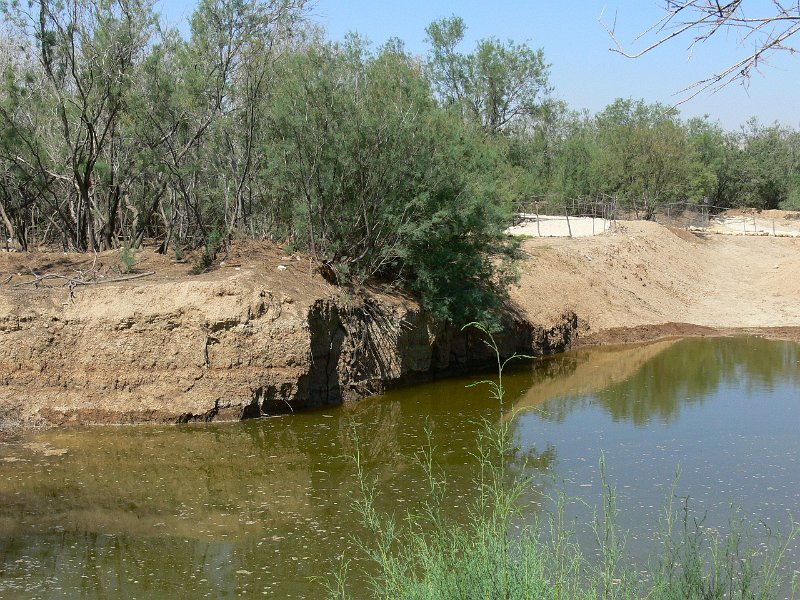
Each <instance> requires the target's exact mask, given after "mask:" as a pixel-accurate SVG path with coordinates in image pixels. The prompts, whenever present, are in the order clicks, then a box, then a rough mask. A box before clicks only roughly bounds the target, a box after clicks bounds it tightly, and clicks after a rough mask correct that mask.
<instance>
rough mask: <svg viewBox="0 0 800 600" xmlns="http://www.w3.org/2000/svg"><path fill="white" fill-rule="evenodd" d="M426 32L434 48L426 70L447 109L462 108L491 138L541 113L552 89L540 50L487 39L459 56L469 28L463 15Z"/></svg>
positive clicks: (527, 121) (429, 28)
mask: <svg viewBox="0 0 800 600" xmlns="http://www.w3.org/2000/svg"><path fill="white" fill-rule="evenodd" d="M425 31H426V32H427V34H428V43H429V44H430V45H431V50H430V54H429V60H428V71H429V73H430V77H431V80H432V82H433V84H434V86H435V89H436V91H437V93H438V94H439V96H440V98H441V99H442V102H443V103H444V105H445V106H452V107H456V108H458V109H459V111H460V113H461V114H462V115H463V116H464V117H465V118H467V119H470V120H472V121H474V122H475V123H477V124H479V125H480V126H481V127H482V128H483V130H484V131H485V132H486V133H488V134H491V135H496V134H499V133H501V132H503V131H508V130H509V129H512V128H513V127H515V126H518V125H523V126H524V125H525V124H526V123H529V122H530V120H531V118H532V117H536V116H537V115H538V113H539V111H540V109H541V106H542V104H543V101H544V99H545V97H546V95H547V94H548V93H549V91H550V89H549V85H548V78H549V72H548V68H549V66H548V65H547V64H546V63H545V62H544V53H543V52H542V50H541V49H540V50H533V49H532V48H530V47H529V46H527V45H526V44H517V43H514V42H511V41H509V42H507V43H505V44H504V43H502V42H500V40H498V39H497V38H489V39H485V40H480V41H479V42H478V43H477V45H476V48H475V50H474V51H473V52H472V53H470V54H461V53H460V52H458V51H457V49H456V47H457V46H458V45H459V43H460V42H461V41H462V40H463V38H464V33H465V32H466V24H465V23H464V21H463V19H461V18H460V17H451V18H447V19H440V20H438V21H434V22H433V23H431V24H430V25H429V26H428V28H427V29H426V30H425Z"/></svg>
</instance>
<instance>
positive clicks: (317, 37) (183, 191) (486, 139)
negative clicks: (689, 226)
mask: <svg viewBox="0 0 800 600" xmlns="http://www.w3.org/2000/svg"><path fill="white" fill-rule="evenodd" d="M0 10H2V14H3V17H4V19H5V21H6V23H5V30H4V37H3V39H2V40H0V45H2V48H0V50H1V51H0V61H2V63H1V64H0V71H1V72H2V78H1V79H0V125H2V127H0V209H2V210H0V217H1V218H0V222H2V229H3V231H5V232H6V234H7V235H8V236H9V237H14V238H15V239H16V240H17V241H18V243H19V244H20V245H21V247H22V248H27V236H28V235H33V236H36V239H37V242H38V243H42V242H44V243H47V242H51V243H56V244H58V245H60V246H62V247H63V248H64V249H76V250H81V251H85V250H101V249H111V248H116V247H119V244H120V241H121V240H128V243H129V244H130V246H131V248H138V247H139V246H140V245H141V244H142V242H143V240H144V239H145V238H151V239H154V240H156V241H157V242H158V243H159V244H160V246H159V248H160V251H161V252H163V253H166V252H167V251H168V250H169V247H170V245H171V244H175V245H176V246H180V247H181V248H186V249H187V250H193V251H197V250H199V249H202V252H203V254H202V257H201V259H200V261H199V263H198V265H196V267H195V270H198V271H203V270H206V269H208V268H210V267H211V266H212V264H213V262H214V259H215V254H216V251H217V248H216V246H217V245H218V243H215V242H214V240H213V239H212V238H213V236H214V235H215V232H217V233H218V234H219V235H220V236H221V238H222V239H233V238H234V237H236V236H242V237H244V236H246V237H250V238H255V239H271V240H275V241H279V242H281V243H285V244H286V245H287V246H289V247H291V248H294V249H297V250H299V251H306V252H308V253H309V254H310V255H311V256H312V257H313V259H315V260H316V261H317V263H318V264H319V265H324V266H325V267H326V268H327V267H330V268H331V269H333V271H335V273H336V274H337V276H338V278H339V280H340V281H342V282H345V281H346V282H348V283H355V284H361V283H364V282H367V281H370V280H371V281H378V282H381V283H385V284H389V285H392V286H394V287H402V288H404V289H405V290H407V291H411V292H413V293H415V294H416V295H418V296H419V297H420V298H421V300H422V302H423V303H424V304H425V306H426V307H427V308H428V309H429V310H430V311H431V313H432V314H433V315H434V316H435V317H437V318H439V319H441V320H448V319H449V320H451V321H453V322H463V321H466V320H471V319H476V318H480V319H490V318H493V319H496V315H497V312H498V307H499V306H500V305H502V303H503V300H504V298H503V296H504V294H505V291H506V287H507V284H508V283H509V282H511V281H513V280H514V269H513V261H514V258H515V256H516V255H517V251H518V241H519V240H512V239H509V238H507V237H506V236H505V235H504V234H503V231H504V230H505V228H506V226H507V225H508V224H509V221H510V215H511V213H512V212H513V211H514V210H515V208H516V206H517V205H518V204H519V203H520V202H528V201H531V200H533V199H537V200H540V199H547V200H548V202H547V203H543V206H544V205H545V204H548V203H549V204H550V206H551V207H552V210H558V211H559V212H561V211H563V210H564V206H565V202H568V201H570V200H572V199H574V198H575V197H577V196H589V197H594V198H601V197H604V196H613V197H615V198H616V199H617V200H618V201H619V202H620V203H621V204H623V205H627V206H630V207H631V208H634V209H635V210H636V211H637V212H638V213H639V214H640V215H641V216H644V217H649V216H651V215H652V214H653V212H654V211H655V210H656V209H657V208H658V205H659V204H661V203H663V202H671V201H676V200H677V201H685V200H688V201H691V202H700V201H701V200H704V199H706V198H707V199H709V201H710V203H712V204H715V205H731V206H753V207H757V208H773V207H779V206H780V207H785V208H791V207H799V206H800V134H798V133H797V132H795V131H793V130H790V129H786V128H781V127H778V126H770V127H765V126H762V125H760V124H758V123H757V122H751V123H749V124H748V125H747V127H746V128H745V129H743V130H742V131H741V132H739V133H736V134H731V133H726V132H723V131H722V130H721V129H720V128H719V127H718V126H716V125H714V124H713V123H709V122H708V121H707V120H705V119H694V120H691V121H689V122H688V123H684V122H682V121H681V120H680V119H679V118H678V116H677V114H676V113H675V112H674V111H672V110H669V109H668V108H667V107H665V106H662V105H659V104H646V103H645V102H643V101H637V100H617V101H615V102H614V103H612V104H611V105H610V106H609V107H607V108H606V109H605V110H603V111H601V112H600V113H599V114H598V115H596V116H592V115H589V114H574V113H571V112H570V111H569V110H568V109H567V107H566V106H564V104H563V103H561V102H558V101H556V100H554V99H553V98H552V97H551V94H550V92H551V90H550V86H549V67H548V65H547V64H546V62H545V58H544V55H543V52H542V51H541V50H535V49H533V48H531V47H529V46H528V45H526V44H519V43H515V42H513V41H507V42H501V41H499V40H497V39H496V38H488V39H484V40H481V41H478V42H477V43H476V44H475V46H474V47H473V48H472V49H471V50H469V51H463V50H461V49H460V46H461V44H462V42H463V40H464V36H465V31H466V24H465V23H464V21H463V20H462V19H460V18H458V17H450V18H446V19H440V20H437V21H434V22H433V23H431V25H430V26H429V27H428V28H427V30H426V32H427V36H428V42H429V44H430V51H429V54H428V56H427V57H426V59H425V60H420V59H419V58H417V57H413V56H411V55H409V54H408V53H407V52H406V51H405V50H404V48H403V46H402V43H401V42H400V41H398V40H392V41H390V42H389V43H387V44H386V45H385V46H384V47H382V48H380V49H378V50H373V49H372V48H370V47H369V45H368V44H366V43H365V42H364V41H363V40H361V39H360V38H358V37H357V36H353V37H351V38H350V39H349V40H347V41H346V42H344V43H341V44H332V43H326V42H325V41H324V40H323V39H322V34H321V33H320V31H319V30H318V29H315V28H314V26H313V25H312V24H309V23H308V22H306V21H305V14H304V10H305V1H304V0H252V1H244V0H202V1H201V2H199V3H198V6H197V8H196V10H195V11H194V13H193V15H192V18H191V29H190V31H189V33H188V35H187V37H186V38H184V37H183V36H182V35H181V34H180V33H179V32H177V31H175V30H163V29H161V28H160V27H159V26H158V16H157V14H156V13H155V12H154V3H153V2H152V0H68V1H66V2H62V1H60V0H42V1H41V2H7V3H4V4H3V5H2V9H0ZM42 238H46V239H42Z"/></svg>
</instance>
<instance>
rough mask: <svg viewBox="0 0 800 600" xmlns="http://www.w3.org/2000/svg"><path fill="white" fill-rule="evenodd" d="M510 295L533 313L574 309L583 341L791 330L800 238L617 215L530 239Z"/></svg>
mask: <svg viewBox="0 0 800 600" xmlns="http://www.w3.org/2000/svg"><path fill="white" fill-rule="evenodd" d="M524 249H525V251H526V252H527V254H528V257H529V258H528V260H527V261H526V262H525V263H524V265H523V267H522V278H521V281H520V286H519V287H518V288H516V289H515V290H513V292H512V296H513V298H514V299H515V301H516V302H517V303H519V304H520V306H521V307H522V308H523V310H524V311H525V312H526V313H527V314H528V315H529V317H530V318H532V319H534V320H535V319H544V320H547V319H550V318H553V316H554V315H555V314H557V313H559V312H561V311H563V310H564V308H565V307H567V308H570V309H572V310H574V311H575V312H576V313H577V315H578V317H579V318H580V319H583V320H584V322H585V331H584V335H583V339H584V341H587V339H588V340H595V341H601V342H605V341H614V342H618V341H622V342H628V341H638V340H643V339H651V338H653V337H657V336H658V335H660V334H664V333H667V334H673V335H681V334H683V333H688V334H692V335H703V334H707V333H711V332H715V331H722V332H729V331H747V332H751V333H752V332H758V333H764V334H767V335H773V336H777V337H791V338H794V339H797V338H798V337H800V335H798V331H800V278H798V277H797V276H796V274H797V273H798V271H799V270H800V239H796V238H788V237H772V236H769V237H754V236H748V237H744V236H723V235H710V234H700V233H690V232H687V231H684V230H675V229H668V228H666V227H663V226H661V225H658V224H656V223H650V222H642V221H637V222H618V227H617V229H616V230H615V231H614V232H612V233H608V234H604V235H600V236H594V237H585V238H572V239H570V238H549V239H530V240H526V241H525V243H524Z"/></svg>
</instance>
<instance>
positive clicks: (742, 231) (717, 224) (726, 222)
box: [708, 215, 800, 237]
mask: <svg viewBox="0 0 800 600" xmlns="http://www.w3.org/2000/svg"><path fill="white" fill-rule="evenodd" d="M708 230H709V231H711V232H714V233H723V234H732V235H775V236H778V237H781V236H783V237H800V221H798V220H796V219H792V220H789V219H770V218H769V217H762V216H759V215H736V216H720V217H716V218H713V219H711V222H710V223H709V226H708Z"/></svg>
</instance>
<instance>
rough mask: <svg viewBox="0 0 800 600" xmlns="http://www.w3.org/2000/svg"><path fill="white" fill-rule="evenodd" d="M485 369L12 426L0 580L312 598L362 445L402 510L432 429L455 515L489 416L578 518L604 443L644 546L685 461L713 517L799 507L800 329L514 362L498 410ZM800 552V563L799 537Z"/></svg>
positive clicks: (348, 514) (130, 594)
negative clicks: (157, 415)
mask: <svg viewBox="0 0 800 600" xmlns="http://www.w3.org/2000/svg"><path fill="white" fill-rule="evenodd" d="M476 379H478V377H471V378H462V379H449V380H445V381H439V382H435V383H431V384H426V385H422V386H417V387H413V388H407V389H402V390H396V391H393V392H391V393H388V394H385V395H383V396H380V397H376V398H372V399H369V400H365V401H363V402H360V403H357V404H355V405H351V406H345V407H340V408H336V409H328V410H324V411H319V412H312V413H304V414H295V415H289V416H283V417H274V418H269V419H264V420H258V421H250V422H243V423H236V424H224V425H206V426H175V427H149V426H147V427H145V426H140V427H104V428H92V429H80V430H63V431H55V430H52V431H44V432H30V433H24V434H18V435H6V436H5V438H0V598H2V599H6V598H8V599H11V598H14V599H18V598H31V599H32V598H48V599H54V598H98V599H100V598H103V599H104V598H228V597H231V598H233V597H244V598H264V597H278V598H290V597H294V598H300V597H313V596H316V597H319V596H320V589H321V588H320V584H319V582H318V581H315V580H314V579H313V578H315V577H320V576H324V575H325V574H326V573H327V572H329V571H330V570H331V568H332V565H333V563H334V562H335V560H336V559H337V557H338V556H340V555H341V553H342V552H346V553H348V554H350V555H352V556H354V557H358V556H359V551H358V549H357V548H356V547H355V542H354V540H353V536H354V535H358V534H359V533H363V532H362V530H361V528H360V526H359V524H358V520H357V518H356V517H355V515H354V511H353V508H352V499H353V497H354V496H355V495H356V493H357V484H356V480H355V477H354V467H353V463H352V460H351V457H352V456H353V454H354V452H355V448H356V444H357V445H358V447H359V448H360V449H361V452H362V454H363V456H364V459H365V462H366V465H367V468H368V470H369V473H370V474H371V475H374V476H376V477H377V480H378V483H379V488H380V492H381V496H380V499H379V505H380V508H382V509H384V510H386V511H394V512H395V513H397V514H400V513H402V512H403V511H404V510H405V509H406V508H411V507H413V506H415V505H417V504H418V503H419V502H420V500H421V499H422V498H423V496H424V490H425V475H424V471H423V469H422V468H421V466H420V464H419V455H420V451H421V450H422V449H423V448H424V447H425V445H426V443H427V434H426V430H427V431H429V432H430V437H431V443H432V445H433V447H434V450H435V457H436V461H437V465H438V466H439V467H440V468H441V469H442V472H443V473H444V474H445V475H446V477H447V489H448V495H447V507H448V511H449V513H450V514H451V515H452V516H454V517H455V518H458V516H459V515H460V514H463V513H464V511H465V510H466V508H467V507H468V506H469V504H470V502H471V501H472V499H473V493H474V484H473V477H474V475H475V472H476V468H475V467H476V460H475V458H474V453H475V451H476V444H477V438H478V437H479V434H480V431H481V425H480V424H479V422H480V420H481V419H482V418H484V417H485V418H488V419H489V420H490V421H491V422H493V423H497V422H498V421H499V420H500V419H512V430H513V434H514V437H515V441H516V443H517V444H518V445H519V447H520V452H519V453H518V455H517V460H518V461H522V460H523V458H524V459H525V460H526V461H527V462H526V463H525V464H526V465H527V467H526V468H528V469H529V470H530V473H531V475H532V476H533V488H532V491H531V493H530V494H528V495H526V497H525V503H526V511H528V513H529V514H530V515H535V514H536V513H537V512H539V511H542V510H547V500H546V497H547V496H548V495H549V494H552V492H553V490H554V489H555V488H560V489H562V490H563V491H564V492H565V493H566V494H567V495H568V496H570V497H576V498H581V499H583V500H584V501H585V502H586V503H587V505H588V507H587V506H584V505H583V504H582V503H580V502H572V503H570V505H569V510H570V514H571V516H573V517H574V518H576V519H577V521H578V522H579V523H586V522H587V521H588V520H589V519H590V515H591V508H589V507H591V506H594V505H597V504H599V502H600V499H601V493H602V490H601V482H600V476H599V472H598V460H599V458H600V455H601V453H602V454H603V455H604V456H605V463H606V471H607V475H608V479H609V482H610V483H611V484H613V485H614V486H615V487H616V488H617V490H618V495H619V505H620V507H621V509H622V510H621V512H620V517H619V524H620V526H621V527H622V528H623V529H626V530H628V531H629V535H628V547H629V548H631V550H632V552H633V553H634V554H637V553H639V554H644V553H646V552H647V551H649V549H651V548H652V544H653V541H652V539H653V532H654V530H655V529H656V528H657V525H658V519H659V516H660V514H661V510H662V507H663V505H664V499H665V496H666V495H667V493H668V492H669V490H670V486H671V485H672V484H673V481H674V478H675V473H676V469H677V468H678V467H680V470H681V476H680V479H679V480H678V482H677V486H676V492H677V493H678V494H679V495H680V496H688V497H690V502H691V504H692V506H693V507H694V508H695V509H696V511H699V514H700V515H701V516H702V515H703V514H705V515H706V522H705V523H704V525H706V526H709V527H724V526H725V524H726V523H727V521H728V518H729V517H730V516H731V510H732V509H731V505H733V506H735V507H737V508H738V510H739V511H740V514H741V515H742V516H743V517H744V518H745V519H746V520H748V521H753V522H755V521H756V520H759V519H760V520H763V521H764V522H765V523H767V524H768V525H769V526H771V527H774V528H779V527H784V528H785V527H786V526H788V523H789V514H790V513H793V514H794V515H795V517H797V516H798V515H800V458H799V457H800V429H799V427H798V426H800V346H798V345H797V344H794V343H789V342H776V341H767V340H763V339H759V338H716V339H713V338H711V339H687V340H667V341H661V342H657V343H654V344H650V345H643V346H626V347H614V348H602V349H586V350H580V351H575V352H571V353H567V354H563V355H559V356H555V357H550V358H546V359H543V360H540V361H537V362H535V363H534V364H528V365H520V366H518V367H517V368H516V369H515V370H514V372H513V373H510V374H508V376H507V377H506V378H505V384H506V388H507V397H506V410H505V412H504V413H502V414H501V413H500V411H499V410H498V407H497V405H496V403H495V402H493V401H492V400H491V399H490V398H489V394H488V389H487V388H486V387H481V386H478V387H467V386H468V384H469V383H471V382H472V381H474V380H476ZM512 409H513V411H512ZM512 412H514V415H515V416H513V418H512V416H511V413H512ZM584 542H585V543H586V544H589V545H590V544H591V542H590V541H589V539H588V537H587V538H586V539H584ZM588 551H589V552H591V548H588ZM790 552H791V553H792V555H791V557H790V558H791V560H790V562H793V564H800V549H798V547H797V546H796V545H795V546H794V547H792V548H791V549H790ZM359 564H360V563H358V562H357V563H356V565H359ZM357 568H358V567H357Z"/></svg>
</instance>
